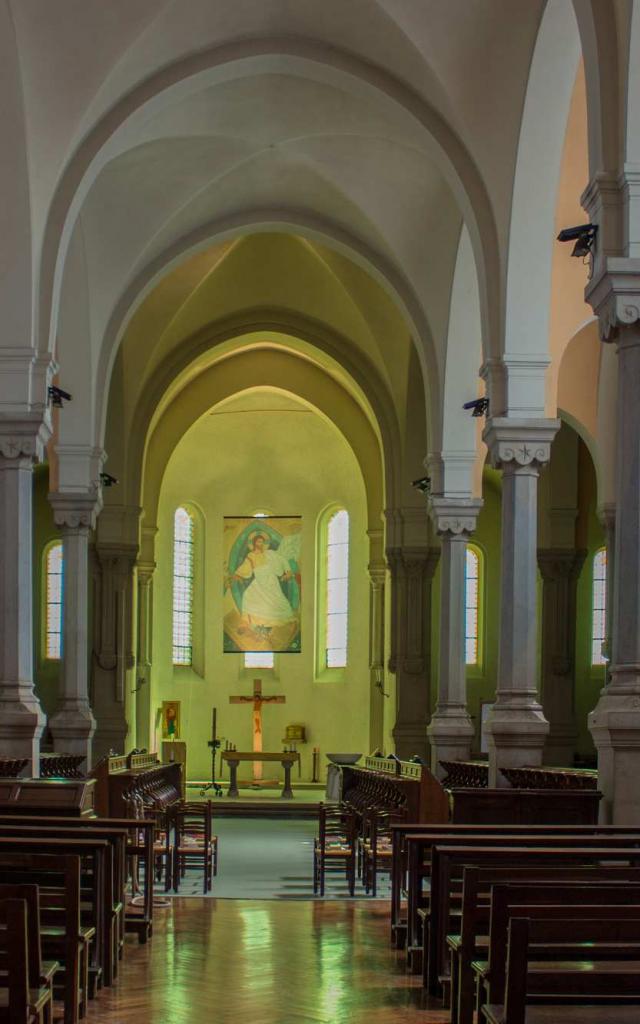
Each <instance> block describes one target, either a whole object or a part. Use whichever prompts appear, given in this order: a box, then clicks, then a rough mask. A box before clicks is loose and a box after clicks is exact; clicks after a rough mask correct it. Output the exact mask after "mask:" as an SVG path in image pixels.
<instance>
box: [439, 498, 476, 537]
mask: <svg viewBox="0 0 640 1024" xmlns="http://www.w3.org/2000/svg"><path fill="white" fill-rule="evenodd" d="M482 504H483V503H482V499H481V498H467V499H465V500H460V499H456V498H444V497H441V496H440V495H432V496H431V497H430V498H429V514H430V515H431V521H432V522H433V526H434V529H435V530H436V532H437V533H438V534H439V535H440V536H442V535H443V534H450V535H451V536H454V537H455V536H460V535H462V534H465V535H468V534H471V533H473V531H474V530H475V528H476V524H477V522H478V516H479V514H480V510H481V509H482Z"/></svg>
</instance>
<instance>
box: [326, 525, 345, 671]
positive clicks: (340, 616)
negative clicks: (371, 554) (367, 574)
mask: <svg viewBox="0 0 640 1024" xmlns="http://www.w3.org/2000/svg"><path fill="white" fill-rule="evenodd" d="M326 571H327V577H326V578H327V591H326V609H327V619H326V646H325V650H326V667H327V668H346V665H347V635H348V625H349V513H348V512H347V511H346V509H340V511H339V512H334V514H333V515H332V516H331V518H330V519H329V522H328V524H327V569H326Z"/></svg>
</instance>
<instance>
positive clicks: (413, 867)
mask: <svg viewBox="0 0 640 1024" xmlns="http://www.w3.org/2000/svg"><path fill="white" fill-rule="evenodd" d="M405 842H406V847H407V958H408V964H409V967H410V969H411V970H412V971H418V970H419V969H420V965H421V961H422V945H423V943H422V919H423V918H424V916H425V912H426V913H427V915H428V914H429V910H428V907H427V903H428V902H430V899H431V898H430V896H429V888H430V881H429V879H430V875H431V860H432V850H433V848H434V846H435V845H436V844H437V843H440V844H444V845H450V846H460V847H462V848H465V847H468V846H470V845H471V846H473V845H476V846H478V847H482V846H492V845H494V846H495V845H501V846H503V847H509V846H513V847H517V846H520V845H522V846H536V845H537V846H549V847H554V846H556V845H558V844H560V845H566V846H569V845H570V846H574V845H576V844H580V845H582V846H585V847H587V846H594V845H595V846H598V845H601V844H604V842H606V843H607V845H609V846H616V845H617V846H625V847H626V846H634V845H637V846H638V847H640V832H638V831H633V832H632V833H631V834H630V835H628V834H623V835H612V834H611V833H608V835H607V838H606V839H604V838H603V837H602V836H599V835H598V834H597V833H596V834H589V835H584V833H582V832H579V833H573V831H572V830H571V829H567V830H566V831H562V830H560V831H557V832H553V833H549V832H544V833H537V832H536V831H535V830H532V831H528V832H525V833H520V832H518V833H515V834H511V833H509V834H504V833H502V834H500V835H498V836H496V835H495V834H491V833H487V834H482V833H476V834H475V838H474V839H473V841H471V840H470V837H469V836H468V835H460V834H455V833H449V834H447V835H443V836H440V837H439V838H434V836H433V835H431V834H428V835H426V836H424V835H422V834H417V835H414V834H410V835H407V836H406V839H405ZM460 878H461V875H460ZM425 889H426V891H425Z"/></svg>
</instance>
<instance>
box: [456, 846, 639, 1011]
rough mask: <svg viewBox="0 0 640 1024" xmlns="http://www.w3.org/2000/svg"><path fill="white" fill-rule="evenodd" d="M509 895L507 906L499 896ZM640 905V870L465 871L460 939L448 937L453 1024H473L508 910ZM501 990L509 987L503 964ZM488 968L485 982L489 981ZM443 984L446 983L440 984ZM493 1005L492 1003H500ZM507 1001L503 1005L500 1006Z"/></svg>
mask: <svg viewBox="0 0 640 1024" xmlns="http://www.w3.org/2000/svg"><path fill="white" fill-rule="evenodd" d="M503 891H506V892H507V893H508V897H507V898H508V903H507V902H505V901H504V897H503V899H502V900H501V897H500V893H501V892H503ZM639 901H640V868H627V867H620V866H614V865H609V866H608V867H606V868H601V869H600V868H590V867H574V868H558V867H548V868H544V867H538V868H528V867H516V868H514V867H506V868H477V867H465V868H464V874H463V885H462V905H461V916H460V933H459V934H453V935H447V946H448V948H449V950H450V955H451V969H450V972H449V973H450V985H451V1020H452V1022H454V1024H472V1022H473V1011H474V1005H475V991H476V977H475V974H474V968H473V967H472V964H474V962H475V964H476V968H475V971H476V972H477V971H478V966H477V965H478V964H479V963H480V961H479V960H478V957H479V956H481V955H484V954H486V952H487V950H488V946H489V938H488V936H489V931H490V915H491V918H492V921H491V927H493V929H494V930H495V929H498V930H500V929H501V930H502V931H503V933H504V941H505V952H506V933H507V924H508V915H507V913H506V911H507V907H508V906H510V905H511V904H512V903H513V905H517V904H531V903H537V904H540V905H543V904H558V903H563V904H564V905H565V906H579V905H580V904H585V903H589V904H599V903H600V904H603V903H604V904H606V903H609V904H626V903H629V902H632V903H637V902H639ZM497 965H498V966H497V968H496V970H497V971H498V972H500V970H502V976H501V977H498V978H497V984H498V985H500V984H502V986H503V987H504V962H502V963H501V962H500V960H499V959H498V960H497ZM488 975H489V971H488V967H487V970H486V972H485V974H484V975H483V978H484V979H485V980H486V979H488ZM441 980H442V979H441ZM495 1001H496V1000H495V999H493V998H492V999H491V1002H495ZM497 1001H502V1000H497Z"/></svg>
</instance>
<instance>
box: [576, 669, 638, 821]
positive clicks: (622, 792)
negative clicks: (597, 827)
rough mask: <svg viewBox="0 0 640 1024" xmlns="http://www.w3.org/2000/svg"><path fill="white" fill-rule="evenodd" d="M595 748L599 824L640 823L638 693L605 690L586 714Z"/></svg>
mask: <svg viewBox="0 0 640 1024" xmlns="http://www.w3.org/2000/svg"><path fill="white" fill-rule="evenodd" d="M589 730H590V732H591V735H592V736H593V742H594V743H595V745H596V748H597V751H598V788H599V789H600V791H601V793H602V800H601V801H600V821H601V823H602V824H611V825H619V826H624V827H632V828H637V827H638V826H640V789H639V788H638V777H639V776H640V694H638V693H635V694H629V693H621V694H617V693H611V690H610V689H608V690H605V691H604V692H603V693H602V696H601V697H600V700H599V701H598V704H597V705H596V707H595V708H594V709H593V711H592V712H591V714H590V715H589Z"/></svg>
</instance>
